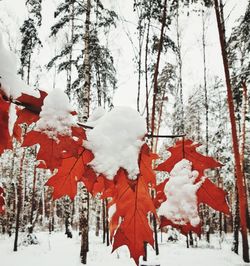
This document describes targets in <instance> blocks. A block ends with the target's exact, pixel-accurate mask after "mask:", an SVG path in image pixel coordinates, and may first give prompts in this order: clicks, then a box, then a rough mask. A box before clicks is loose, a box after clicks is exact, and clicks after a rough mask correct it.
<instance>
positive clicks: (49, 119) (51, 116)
mask: <svg viewBox="0 0 250 266" xmlns="http://www.w3.org/2000/svg"><path fill="white" fill-rule="evenodd" d="M73 111H74V110H73V107H72V106H71V105H70V102H69V98H68V96H67V95H66V94H65V93H64V92H63V91H62V90H60V89H54V90H52V91H51V92H49V94H48V95H47V96H46V98H45V99H44V104H43V106H42V110H41V113H40V119H39V120H38V122H37V124H36V128H35V130H36V131H40V132H43V133H45V134H47V135H48V137H50V138H54V139H57V135H58V134H59V135H63V136H64V135H66V136H70V135H71V133H72V132H71V127H72V126H73V125H75V123H76V121H75V118H74V117H73V116H72V114H71V112H73Z"/></svg>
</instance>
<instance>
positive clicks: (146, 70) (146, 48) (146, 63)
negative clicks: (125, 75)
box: [145, 1, 152, 132]
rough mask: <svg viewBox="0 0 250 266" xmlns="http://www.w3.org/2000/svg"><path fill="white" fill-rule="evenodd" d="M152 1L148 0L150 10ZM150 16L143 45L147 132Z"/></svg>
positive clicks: (148, 126)
mask: <svg viewBox="0 0 250 266" xmlns="http://www.w3.org/2000/svg"><path fill="white" fill-rule="evenodd" d="M151 6H152V1H150V10H151ZM150 24H151V17H150V16H149V17H148V25H147V35H146V47H145V88H146V122H147V132H149V128H150V125H149V86H148V54H149V47H148V46H149V32H150Z"/></svg>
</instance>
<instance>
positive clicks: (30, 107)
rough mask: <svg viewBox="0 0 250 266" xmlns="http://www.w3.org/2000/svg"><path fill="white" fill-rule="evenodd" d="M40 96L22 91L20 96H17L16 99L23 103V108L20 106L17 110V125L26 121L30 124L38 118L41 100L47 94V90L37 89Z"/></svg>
mask: <svg viewBox="0 0 250 266" xmlns="http://www.w3.org/2000/svg"><path fill="white" fill-rule="evenodd" d="M39 93H40V97H38V98H37V97H34V96H32V95H28V94H25V93H22V95H21V96H20V97H18V98H17V101H18V102H20V103H21V105H24V108H20V109H19V110H18V111H17V121H16V123H17V124H18V125H20V124H22V123H26V124H28V125H30V124H31V123H33V122H36V121H37V120H38V119H39V114H40V112H41V110H42V106H43V101H44V99H45V97H46V96H47V95H48V94H47V92H45V91H42V90H39Z"/></svg>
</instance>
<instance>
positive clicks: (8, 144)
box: [0, 94, 12, 155]
mask: <svg viewBox="0 0 250 266" xmlns="http://www.w3.org/2000/svg"><path fill="white" fill-rule="evenodd" d="M9 107H10V103H9V102H7V101H5V100H4V98H3V96H2V94H0V155H1V154H2V153H3V151H4V150H5V149H12V139H11V136H10V133H9Z"/></svg>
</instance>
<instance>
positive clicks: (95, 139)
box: [85, 107, 146, 179]
mask: <svg viewBox="0 0 250 266" xmlns="http://www.w3.org/2000/svg"><path fill="white" fill-rule="evenodd" d="M88 125H91V126H93V127H94V129H92V130H89V131H88V132H87V139H88V141H86V142H85V147H86V148H87V149H90V150H91V151H92V152H93V153H94V156H95V158H94V160H93V161H92V162H91V163H90V165H91V166H92V167H93V168H94V169H95V170H96V171H97V172H98V173H102V174H104V175H105V176H106V177H107V178H108V179H113V178H114V176H115V175H116V173H117V171H118V170H119V168H120V167H122V168H124V169H125V170H127V172H128V175H129V178H131V179H136V178H137V174H138V173H139V167H138V156H139V152H140V148H141V146H142V144H143V141H142V140H141V138H142V137H143V136H144V135H145V133H146V123H145V120H144V119H143V117H141V116H140V114H139V113H138V112H137V111H135V110H133V109H131V108H128V107H115V108H114V109H113V110H111V111H110V112H107V113H104V112H103V111H102V110H100V109H98V110H97V111H96V112H95V113H94V114H93V116H92V117H90V119H89V122H88Z"/></svg>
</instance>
